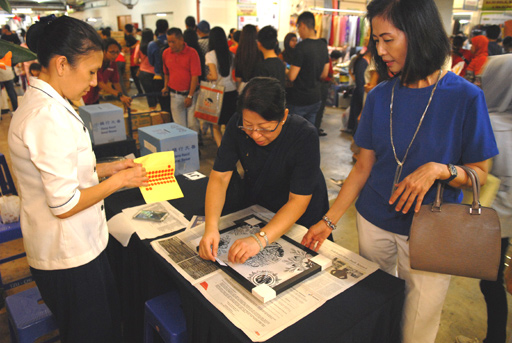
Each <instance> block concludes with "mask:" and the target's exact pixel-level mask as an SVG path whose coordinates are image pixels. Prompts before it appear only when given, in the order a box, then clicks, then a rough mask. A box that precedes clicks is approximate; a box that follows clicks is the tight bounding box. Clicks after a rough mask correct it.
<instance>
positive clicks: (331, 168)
mask: <svg viewBox="0 0 512 343" xmlns="http://www.w3.org/2000/svg"><path fill="white" fill-rule="evenodd" d="M137 100H138V101H137ZM137 100H136V101H137V103H136V107H138V108H141V109H143V108H144V107H145V104H144V103H143V102H142V101H141V100H140V99H137ZM340 114H341V110H339V109H332V108H328V109H327V111H326V114H325V116H324V122H323V125H322V126H323V128H324V129H325V131H326V132H327V134H328V135H327V136H326V137H321V138H320V149H321V154H322V161H321V167H322V170H323V173H324V175H325V179H326V182H327V186H328V191H329V198H330V199H334V198H335V197H336V195H337V192H338V191H339V187H338V186H336V185H335V184H334V183H333V182H331V181H330V179H331V178H333V179H344V178H345V177H346V176H347V175H348V173H349V172H350V169H351V167H352V153H351V152H350V143H351V138H350V136H348V135H347V134H344V133H340V131H339V127H340ZM9 122H10V114H8V115H4V116H3V120H1V121H0V152H2V153H3V154H5V155H6V156H7V159H8V162H9V163H10V159H9V154H8V147H7V142H6V140H7V139H6V137H7V131H8V127H9ZM215 153H216V148H215V144H214V142H213V140H212V139H211V135H210V134H209V135H207V136H206V137H205V147H203V148H201V168H200V171H201V172H203V173H205V174H207V175H208V174H209V172H210V170H211V168H212V165H213V159H214V158H215ZM338 227H339V229H338V230H337V231H336V232H335V234H334V239H335V241H336V243H338V244H340V245H342V246H344V247H346V248H348V249H350V250H353V251H356V252H357V251H358V244H357V232H356V228H355V209H354V207H353V206H352V207H351V208H350V209H349V210H348V211H347V213H346V214H345V216H344V217H343V218H342V219H341V220H340V222H339V223H338ZM11 245H12V246H11V247H9V248H10V249H19V248H20V247H21V242H14V244H11ZM6 249H7V248H6V247H3V246H2V247H0V254H2V253H5V252H6ZM2 268H3V267H2ZM23 270H25V271H26V264H25V262H23V261H19V262H16V263H15V264H13V265H12V266H10V269H9V270H5V272H4V269H1V271H2V275H3V277H4V278H9V277H13V276H14V274H15V273H18V272H21V273H23ZM15 291H17V290H15ZM508 303H509V319H508V327H507V328H508V330H507V331H508V339H509V340H510V339H511V335H512V296H511V295H508ZM6 317H7V316H6V314H5V309H2V310H0V343H7V342H9V334H8V329H7V318H6ZM485 332H486V309H485V302H484V300H483V296H482V294H481V292H480V289H479V286H478V280H474V279H469V278H462V277H453V278H452V282H451V285H450V289H449V292H448V296H447V298H446V302H445V305H444V308H443V315H442V318H441V327H440V330H439V333H438V336H437V339H436V343H451V342H454V341H455V337H456V336H457V335H461V334H463V335H466V336H469V337H478V338H480V339H483V338H484V337H485ZM361 343H365V342H361Z"/></svg>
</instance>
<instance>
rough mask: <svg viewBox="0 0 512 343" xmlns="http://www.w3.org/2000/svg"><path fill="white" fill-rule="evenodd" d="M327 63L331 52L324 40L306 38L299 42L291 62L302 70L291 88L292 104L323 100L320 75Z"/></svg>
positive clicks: (306, 103)
mask: <svg viewBox="0 0 512 343" xmlns="http://www.w3.org/2000/svg"><path fill="white" fill-rule="evenodd" d="M327 63H329V52H328V51H327V44H325V42H324V41H322V40H319V39H304V40H303V41H301V42H299V43H298V44H297V46H296V47H295V50H294V52H293V60H292V63H291V64H292V65H294V66H297V67H300V71H299V74H298V75H297V78H296V79H295V81H293V87H292V88H291V89H290V96H289V98H288V99H289V102H290V104H292V105H296V106H306V105H311V104H314V103H316V102H319V101H320V100H321V93H320V76H321V75H322V71H323V70H324V66H325V65H326V64H327Z"/></svg>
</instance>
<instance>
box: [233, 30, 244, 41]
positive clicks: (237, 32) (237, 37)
mask: <svg viewBox="0 0 512 343" xmlns="http://www.w3.org/2000/svg"><path fill="white" fill-rule="evenodd" d="M241 34H242V31H235V33H233V36H232V37H233V40H234V41H235V42H237V43H238V42H240V35H241Z"/></svg>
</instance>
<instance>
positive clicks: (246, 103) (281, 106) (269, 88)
mask: <svg viewBox="0 0 512 343" xmlns="http://www.w3.org/2000/svg"><path fill="white" fill-rule="evenodd" d="M285 109H286V96H285V91H284V89H283V87H282V86H281V82H280V81H278V80H277V79H274V78H272V77H254V78H252V79H251V80H250V81H249V82H248V83H247V85H246V86H245V88H244V90H243V91H242V94H241V95H240V97H239V98H238V104H237V112H238V113H239V114H240V115H242V113H243V111H244V110H250V111H253V112H256V113H258V114H259V115H260V116H261V117H262V118H263V119H265V120H268V121H273V120H277V121H280V120H281V119H283V117H284V111H285Z"/></svg>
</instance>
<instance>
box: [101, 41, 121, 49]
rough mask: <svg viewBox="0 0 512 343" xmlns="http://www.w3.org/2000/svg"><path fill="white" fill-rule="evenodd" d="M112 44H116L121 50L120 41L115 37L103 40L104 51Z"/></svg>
mask: <svg viewBox="0 0 512 343" xmlns="http://www.w3.org/2000/svg"><path fill="white" fill-rule="evenodd" d="M111 45H115V46H117V47H118V48H119V50H121V44H119V42H118V41H116V40H115V39H114V38H107V39H104V40H103V51H107V50H108V47H109V46H111Z"/></svg>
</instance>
